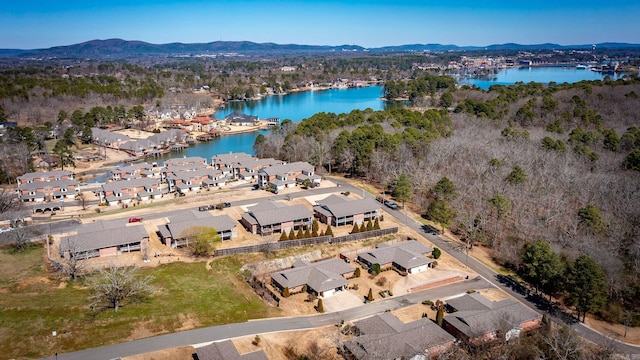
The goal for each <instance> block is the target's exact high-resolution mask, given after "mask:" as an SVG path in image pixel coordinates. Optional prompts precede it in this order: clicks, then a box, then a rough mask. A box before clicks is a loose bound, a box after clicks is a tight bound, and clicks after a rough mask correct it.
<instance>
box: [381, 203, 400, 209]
mask: <svg viewBox="0 0 640 360" xmlns="http://www.w3.org/2000/svg"><path fill="white" fill-rule="evenodd" d="M384 205H385V206H386V207H388V208H389V209H392V210H397V209H398V204H396V203H394V202H393V201H385V202H384Z"/></svg>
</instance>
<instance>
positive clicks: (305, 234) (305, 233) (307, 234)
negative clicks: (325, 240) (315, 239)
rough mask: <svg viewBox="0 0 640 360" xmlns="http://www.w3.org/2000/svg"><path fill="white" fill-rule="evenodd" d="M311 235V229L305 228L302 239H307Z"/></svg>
mask: <svg viewBox="0 0 640 360" xmlns="http://www.w3.org/2000/svg"><path fill="white" fill-rule="evenodd" d="M310 237H311V231H309V228H307V230H305V231H304V239H308V238H310Z"/></svg>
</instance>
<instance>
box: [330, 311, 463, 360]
mask: <svg viewBox="0 0 640 360" xmlns="http://www.w3.org/2000/svg"><path fill="white" fill-rule="evenodd" d="M354 326H355V327H356V328H358V330H359V331H360V335H359V336H357V337H355V338H353V339H351V340H347V341H344V342H343V343H342V345H343V346H344V347H345V348H346V349H348V350H349V352H351V354H353V355H354V356H355V358H356V359H360V360H373V359H395V358H407V359H408V358H412V357H413V356H415V355H418V354H423V353H424V352H425V351H427V350H429V349H430V348H432V347H434V346H440V345H446V344H447V343H451V342H452V341H453V340H454V338H453V336H451V335H450V334H448V333H447V332H446V331H444V330H443V329H442V328H440V327H439V326H438V325H436V324H435V323H433V322H432V321H431V320H429V319H427V318H420V319H418V320H416V321H412V322H410V323H406V324H405V323H402V322H401V321H400V320H398V319H397V318H396V317H395V316H393V315H392V314H390V313H383V314H379V315H376V316H373V317H371V318H368V319H364V320H360V321H357V322H355V323H354Z"/></svg>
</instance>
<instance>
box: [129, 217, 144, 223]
mask: <svg viewBox="0 0 640 360" xmlns="http://www.w3.org/2000/svg"><path fill="white" fill-rule="evenodd" d="M140 221H142V218H138V217H132V218H129V223H136V222H140Z"/></svg>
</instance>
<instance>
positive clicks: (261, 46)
mask: <svg viewBox="0 0 640 360" xmlns="http://www.w3.org/2000/svg"><path fill="white" fill-rule="evenodd" d="M596 46H597V47H598V49H607V48H611V49H613V48H615V49H622V48H640V44H629V43H613V42H609V43H600V44H596ZM591 47H592V44H588V45H586V44H585V45H558V44H551V43H545V44H535V45H522V44H515V43H507V44H494V45H488V46H458V45H442V44H408V45H398V46H385V47H379V48H370V49H366V48H364V47H362V46H358V45H340V46H323V45H299V44H275V43H254V42H250V41H214V42H209V43H191V44H185V43H169V44H151V43H147V42H143V41H128V40H122V39H108V40H91V41H87V42H83V43H80V44H73V45H68V46H55V47H52V48H48V49H34V50H20V49H0V57H39V58H47V57H48V58H127V57H139V56H184V55H198V54H200V55H203V54H212V55H214V54H221V53H239V54H249V53H266V52H268V53H296V52H337V51H365V50H366V51H373V52H375V51H378V52H403V51H418V52H421V51H450V50H454V51H456V50H457V51H472V50H529V51H531V50H551V49H590V48H591Z"/></svg>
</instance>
